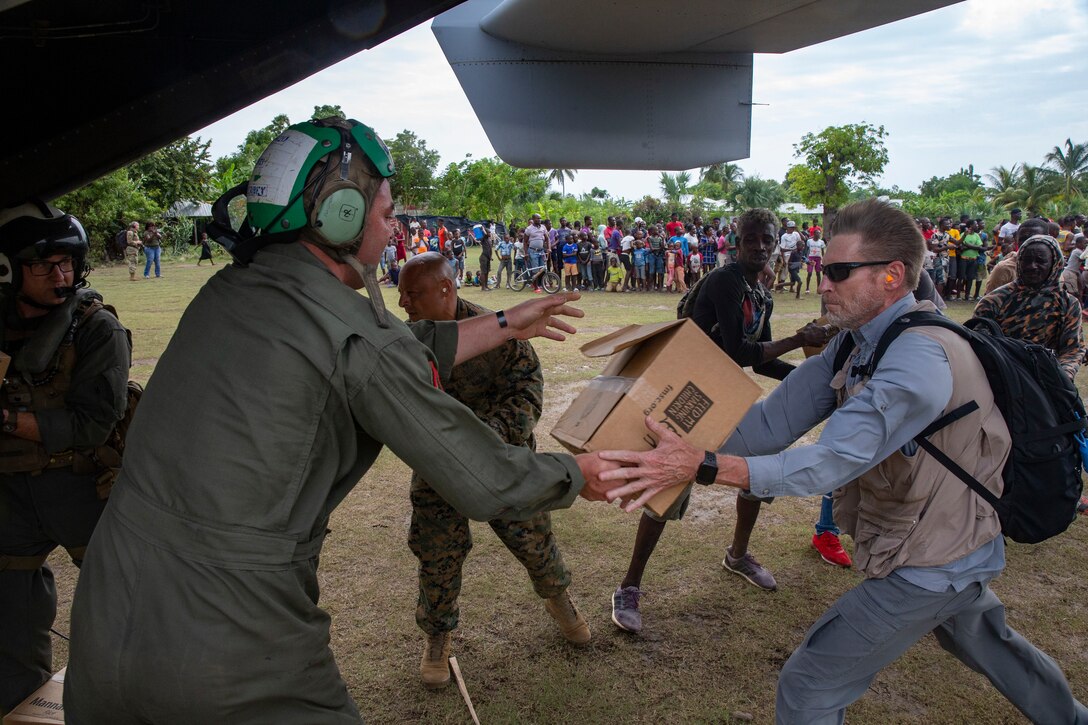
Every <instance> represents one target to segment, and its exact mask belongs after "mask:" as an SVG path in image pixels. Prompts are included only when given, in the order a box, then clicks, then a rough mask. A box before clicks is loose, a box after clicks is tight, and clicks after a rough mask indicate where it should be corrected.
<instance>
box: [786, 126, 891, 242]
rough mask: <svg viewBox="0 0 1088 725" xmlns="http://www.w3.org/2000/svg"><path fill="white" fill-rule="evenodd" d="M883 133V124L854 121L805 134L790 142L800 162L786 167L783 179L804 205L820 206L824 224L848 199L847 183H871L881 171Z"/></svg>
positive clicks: (885, 154) (884, 161)
mask: <svg viewBox="0 0 1088 725" xmlns="http://www.w3.org/2000/svg"><path fill="white" fill-rule="evenodd" d="M887 136H888V133H887V132H886V131H885V130H884V127H883V126H871V125H869V124H867V123H856V124H847V125H845V126H828V127H827V128H825V129H824V130H823V131H820V133H818V134H812V133H806V134H805V135H804V136H802V137H801V141H800V142H799V143H797V144H794V147H793V149H794V155H795V156H797V157H798V158H800V159H802V160H803V161H804V163H802V164H797V165H795V166H792V167H790V170H789V172H788V173H787V175H786V178H787V179H788V180H789V184H790V186H791V187H792V189H793V190H794V191H796V192H797V194H798V195H799V196H800V197H801V201H803V202H804V203H805V204H806V205H808V206H814V205H816V204H822V205H823V209H824V221H825V222H826V224H825V227H830V226H831V222H832V221H833V220H834V216H835V212H836V210H837V209H838V208H839V207H840V206H842V205H843V204H845V203H846V201H847V200H848V199H849V195H850V184H851V182H856V183H860V184H869V185H871V184H872V183H873V180H874V178H875V177H876V176H878V175H879V174H880V173H881V172H882V171H883V170H884V166H885V165H886V164H887V163H888V150H887V148H885V146H884V139H885V138H887Z"/></svg>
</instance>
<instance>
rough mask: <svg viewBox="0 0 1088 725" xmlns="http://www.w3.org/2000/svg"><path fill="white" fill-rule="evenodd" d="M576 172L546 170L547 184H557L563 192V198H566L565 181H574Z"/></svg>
mask: <svg viewBox="0 0 1088 725" xmlns="http://www.w3.org/2000/svg"><path fill="white" fill-rule="evenodd" d="M577 171H578V169H548V182H549V183H551V182H553V181H556V182H558V183H559V188H560V190H561V191H562V192H563V196H566V195H567V179H570V180H571V181H574V174H575V172H577Z"/></svg>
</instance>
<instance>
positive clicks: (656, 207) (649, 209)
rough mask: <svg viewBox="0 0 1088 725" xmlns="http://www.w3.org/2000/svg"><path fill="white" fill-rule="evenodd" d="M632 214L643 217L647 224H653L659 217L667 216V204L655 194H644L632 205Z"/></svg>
mask: <svg viewBox="0 0 1088 725" xmlns="http://www.w3.org/2000/svg"><path fill="white" fill-rule="evenodd" d="M631 214H632V215H634V216H637V217H642V218H643V219H645V220H646V223H647V224H652V223H653V222H654V221H656V220H657V219H660V218H662V217H664V216H666V209H665V205H664V204H662V203H661V200H660V199H658V198H656V197H653V196H648V195H647V196H644V197H642V199H640V200H639V201H636V202H635V205H634V206H633V207H631Z"/></svg>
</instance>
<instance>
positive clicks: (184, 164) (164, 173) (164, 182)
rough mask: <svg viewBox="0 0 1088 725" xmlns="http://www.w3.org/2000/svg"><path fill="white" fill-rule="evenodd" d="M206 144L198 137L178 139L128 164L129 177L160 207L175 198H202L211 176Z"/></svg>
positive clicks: (203, 198)
mask: <svg viewBox="0 0 1088 725" xmlns="http://www.w3.org/2000/svg"><path fill="white" fill-rule="evenodd" d="M210 145H211V141H203V140H201V138H200V137H199V136H197V137H196V138H190V137H186V138H182V139H178V140H177V141H174V142H173V143H171V144H169V145H167V146H164V147H163V148H161V149H159V150H158V151H153V152H151V153H150V154H148V155H147V156H144V157H143V158H142V159H139V160H137V161H134V162H133V163H131V164H129V166H128V167H127V170H128V175H129V178H130V179H132V181H133V183H134V184H136V185H137V186H139V187H140V188H141V189H143V190H144V191H145V192H146V193H147V196H148V197H150V198H151V200H152V201H153V202H155V204H156V205H157V206H159V207H160V208H162V209H169V208H170V205H171V204H173V203H174V202H176V201H179V200H184V201H203V200H205V199H206V198H207V197H208V195H209V186H210V182H211V176H212V166H211V154H209V153H208V147H209V146H210Z"/></svg>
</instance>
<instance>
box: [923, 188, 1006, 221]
mask: <svg viewBox="0 0 1088 725" xmlns="http://www.w3.org/2000/svg"><path fill="white" fill-rule="evenodd" d="M903 210H904V211H905V212H907V213H908V214H910V215H911V216H913V217H919V218H920V217H928V218H930V219H933V220H936V219H937V218H938V217H941V216H951V217H953V218H956V219H958V218H959V216H960V215H961V214H967V215H969V216H970V217H971V218H972V219H986V218H989V217H991V216H993V214H994V207H993V205H992V204H990V203H989V201H987V199H986V192H985V191H984V190H983V189H975V190H974V191H968V190H966V189H958V190H956V191H946V192H944V193H943V194H939V195H937V196H921V195H916V196H914V197H912V198H909V199H906V200H904V201H903Z"/></svg>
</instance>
